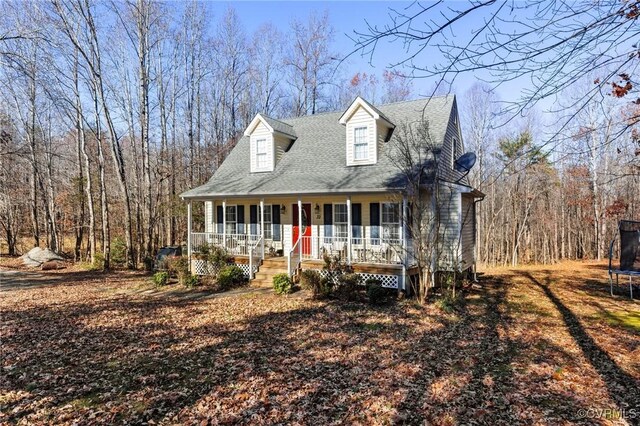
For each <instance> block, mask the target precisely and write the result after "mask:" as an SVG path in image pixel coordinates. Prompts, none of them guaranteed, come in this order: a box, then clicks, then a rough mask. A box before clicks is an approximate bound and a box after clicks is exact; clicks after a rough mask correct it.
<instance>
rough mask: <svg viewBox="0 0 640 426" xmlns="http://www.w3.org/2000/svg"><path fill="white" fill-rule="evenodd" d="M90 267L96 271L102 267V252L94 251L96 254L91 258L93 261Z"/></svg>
mask: <svg viewBox="0 0 640 426" xmlns="http://www.w3.org/2000/svg"><path fill="white" fill-rule="evenodd" d="M91 269H93V270H96V271H101V270H103V269H104V255H103V254H102V253H98V252H96V256H95V257H94V258H93V263H92V264H91Z"/></svg>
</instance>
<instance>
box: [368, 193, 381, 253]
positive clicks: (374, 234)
mask: <svg viewBox="0 0 640 426" xmlns="http://www.w3.org/2000/svg"><path fill="white" fill-rule="evenodd" d="M369 212H370V216H369V217H370V222H371V240H372V241H371V242H372V243H373V244H380V241H379V238H380V203H370V204H369Z"/></svg>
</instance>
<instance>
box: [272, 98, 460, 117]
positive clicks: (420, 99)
mask: <svg viewBox="0 0 640 426" xmlns="http://www.w3.org/2000/svg"><path fill="white" fill-rule="evenodd" d="M453 96H455V94H453V93H450V94H447V95H436V96H431V97H428V98H426V97H425V98H419V99H407V100H404V101H397V102H387V103H384V104H374V103H371V102H369V101H367V102H368V103H369V104H370V105H371V106H373V107H374V108H380V107H386V106H391V105H399V104H406V103H411V102H420V101H422V102H427V103H428V102H429V101H431V100H432V99H440V98H448V97H453ZM363 99H364V98H363ZM343 112H344V111H342V110H333V111H323V112H317V113H315V114H307V115H300V116H297V117H296V116H290V117H285V118H273V120H278V121H282V120H299V119H301V118H310V117H318V116H321V115H327V114H339V113H343ZM284 123H286V121H285V122H284Z"/></svg>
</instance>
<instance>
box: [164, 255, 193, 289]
mask: <svg viewBox="0 0 640 426" xmlns="http://www.w3.org/2000/svg"><path fill="white" fill-rule="evenodd" d="M167 268H168V269H169V272H170V273H171V274H174V275H175V276H177V277H178V282H179V283H180V284H181V285H185V280H186V279H187V276H189V275H191V274H190V273H189V261H188V260H187V258H186V257H174V258H171V259H170V260H169V262H168V265H167Z"/></svg>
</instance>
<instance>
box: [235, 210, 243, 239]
mask: <svg viewBox="0 0 640 426" xmlns="http://www.w3.org/2000/svg"><path fill="white" fill-rule="evenodd" d="M237 209H238V213H237V215H238V223H237V226H236V228H237V232H238V234H244V206H243V205H239V206H238V207H237Z"/></svg>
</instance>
